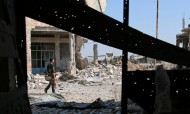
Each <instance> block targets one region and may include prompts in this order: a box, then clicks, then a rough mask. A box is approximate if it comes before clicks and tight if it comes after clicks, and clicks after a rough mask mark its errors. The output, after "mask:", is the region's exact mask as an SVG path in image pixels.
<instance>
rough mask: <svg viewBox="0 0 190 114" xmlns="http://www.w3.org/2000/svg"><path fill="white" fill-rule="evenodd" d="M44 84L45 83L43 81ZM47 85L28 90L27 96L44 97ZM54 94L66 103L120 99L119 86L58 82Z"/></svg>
mask: <svg viewBox="0 0 190 114" xmlns="http://www.w3.org/2000/svg"><path fill="white" fill-rule="evenodd" d="M44 82H45V81H44ZM47 83H48V82H46V83H42V84H40V86H37V87H35V88H33V89H29V90H28V94H29V96H31V97H35V98H38V97H40V96H41V95H44V94H45V93H44V88H45V87H46V86H47ZM56 92H57V93H59V94H61V95H62V96H64V98H65V100H66V101H67V102H72V101H75V102H85V103H90V102H93V101H95V100H96V99H97V98H101V99H102V100H110V99H115V100H117V101H120V98H121V84H96V83H94V84H92V85H82V84H77V83H69V82H58V84H57V87H56ZM50 93H51V88H50V89H49V90H48V94H50Z"/></svg>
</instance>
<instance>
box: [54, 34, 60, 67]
mask: <svg viewBox="0 0 190 114" xmlns="http://www.w3.org/2000/svg"><path fill="white" fill-rule="evenodd" d="M55 39H56V40H55V63H56V65H55V66H56V67H58V68H60V43H59V35H56V36H55Z"/></svg>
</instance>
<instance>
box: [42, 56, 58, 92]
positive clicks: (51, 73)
mask: <svg viewBox="0 0 190 114" xmlns="http://www.w3.org/2000/svg"><path fill="white" fill-rule="evenodd" d="M47 72H48V76H51V79H50V81H49V84H48V86H47V87H46V88H45V89H44V92H45V93H47V90H48V89H49V88H50V86H51V87H52V93H55V87H56V83H55V77H56V73H55V67H54V58H50V63H49V64H48V65H47Z"/></svg>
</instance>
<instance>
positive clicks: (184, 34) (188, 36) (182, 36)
mask: <svg viewBox="0 0 190 114" xmlns="http://www.w3.org/2000/svg"><path fill="white" fill-rule="evenodd" d="M176 46H178V47H182V48H184V49H187V50H190V24H189V25H188V27H187V28H185V19H184V18H183V19H182V30H181V33H179V34H177V35H176Z"/></svg>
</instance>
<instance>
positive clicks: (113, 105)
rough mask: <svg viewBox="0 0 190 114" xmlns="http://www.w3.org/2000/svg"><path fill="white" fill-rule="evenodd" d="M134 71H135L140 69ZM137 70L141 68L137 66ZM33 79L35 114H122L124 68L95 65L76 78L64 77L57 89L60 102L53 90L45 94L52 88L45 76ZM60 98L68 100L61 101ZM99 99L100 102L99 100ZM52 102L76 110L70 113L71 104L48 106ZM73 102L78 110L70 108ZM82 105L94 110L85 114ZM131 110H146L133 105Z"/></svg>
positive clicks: (31, 92) (31, 94) (133, 113)
mask: <svg viewBox="0 0 190 114" xmlns="http://www.w3.org/2000/svg"><path fill="white" fill-rule="evenodd" d="M130 68H131V69H134V68H136V66H132V67H130ZM137 68H140V67H139V66H137ZM32 77H33V79H32V80H30V81H28V95H29V97H30V101H31V106H32V111H33V114H41V113H42V114H44V113H45V114H120V106H121V105H120V101H121V65H119V66H113V65H108V66H104V65H98V66H97V65H91V66H89V67H87V68H86V69H84V70H81V71H77V75H75V76H70V75H68V74H67V73H62V74H61V78H59V81H58V83H57V87H56V93H57V94H58V98H57V97H54V96H55V95H52V94H51V93H52V92H51V88H50V89H49V90H48V94H45V93H44V88H45V87H46V86H47V85H48V81H45V79H44V75H34V76H32ZM59 95H61V96H63V97H64V98H61V99H59ZM52 96H53V97H52ZM98 98H100V99H99V100H97V99H98ZM34 101H35V103H36V101H37V102H45V103H46V105H45V106H44V104H43V106H42V107H41V105H40V106H38V105H37V104H35V103H34ZM49 101H56V102H57V101H63V102H66V103H69V107H70V108H72V109H68V104H64V103H63V104H62V105H61V106H59V105H60V104H59V103H58V104H59V105H58V104H56V105H55V104H53V106H52V104H51V105H50V104H48V103H49ZM71 102H75V103H74V104H73V105H74V106H73V105H72V106H70V105H71V104H72V103H71ZM94 102H95V104H94ZM81 103H86V105H90V107H89V106H87V107H88V108H85V110H84V109H83V110H81V109H80V108H76V107H75V106H79V107H81V106H83V104H81ZM97 106H98V107H97ZM73 107H74V109H73ZM95 107H96V108H95ZM130 107H131V113H130V114H141V112H142V109H141V108H140V107H138V106H136V104H134V103H133V102H131V104H130V106H129V107H128V108H129V110H130ZM60 108H61V109H60ZM83 108H84V107H83ZM94 108H95V109H94ZM58 109H59V110H58ZM137 112H139V113H137Z"/></svg>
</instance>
